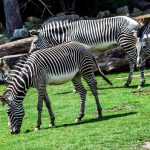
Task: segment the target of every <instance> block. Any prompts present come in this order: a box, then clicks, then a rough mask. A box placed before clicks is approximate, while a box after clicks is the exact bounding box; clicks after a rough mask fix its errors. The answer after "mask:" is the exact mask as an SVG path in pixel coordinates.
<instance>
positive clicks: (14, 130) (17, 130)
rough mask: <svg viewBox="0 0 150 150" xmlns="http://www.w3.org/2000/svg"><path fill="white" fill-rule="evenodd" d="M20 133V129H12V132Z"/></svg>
mask: <svg viewBox="0 0 150 150" xmlns="http://www.w3.org/2000/svg"><path fill="white" fill-rule="evenodd" d="M19 133H20V129H16V128H15V129H13V130H12V131H11V134H19Z"/></svg>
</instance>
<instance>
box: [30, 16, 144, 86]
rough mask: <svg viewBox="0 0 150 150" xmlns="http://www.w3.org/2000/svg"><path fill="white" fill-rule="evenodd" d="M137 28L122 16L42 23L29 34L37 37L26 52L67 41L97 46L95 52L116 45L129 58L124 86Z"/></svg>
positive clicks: (133, 55)
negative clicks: (123, 50)
mask: <svg viewBox="0 0 150 150" xmlns="http://www.w3.org/2000/svg"><path fill="white" fill-rule="evenodd" d="M140 28H141V25H140V24H139V23H138V22H137V21H135V20H133V19H132V18H129V17H126V16H117V17H110V18H104V19H99V20H79V21H74V22H68V21H57V22H51V23H48V24H44V25H43V26H41V28H39V29H38V30H32V31H31V35H37V39H35V40H34V41H33V43H32V46H31V49H30V52H31V51H34V48H46V47H49V46H54V45H58V44H60V43H65V42H68V41H77V42H81V43H84V44H87V45H89V46H91V47H93V45H100V47H99V49H101V48H104V49H106V48H108V47H109V46H110V45H117V44H118V45H120V46H121V47H123V48H124V49H125V50H126V52H127V55H128V59H129V66H130V72H129V75H128V79H127V81H126V83H125V84H124V86H125V87H128V86H129V84H130V83H131V81H132V74H133V71H134V65H135V63H136V59H137V50H136V42H137V37H136V36H134V35H135V33H137V32H138V31H139V29H140ZM91 49H92V48H91ZM141 72H142V70H141ZM143 85H144V83H143V76H141V82H140V84H139V87H142V86H143Z"/></svg>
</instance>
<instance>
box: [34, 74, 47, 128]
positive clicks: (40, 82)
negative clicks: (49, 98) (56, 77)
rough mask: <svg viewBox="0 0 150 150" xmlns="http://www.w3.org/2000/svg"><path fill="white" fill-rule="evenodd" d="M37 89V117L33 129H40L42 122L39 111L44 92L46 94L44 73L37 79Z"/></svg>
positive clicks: (40, 110)
mask: <svg viewBox="0 0 150 150" xmlns="http://www.w3.org/2000/svg"><path fill="white" fill-rule="evenodd" d="M41 74H42V73H41ZM37 90H38V104H37V111H38V118H37V125H36V128H35V131H38V130H40V126H41V124H42V121H41V113H42V108H43V100H44V99H45V94H46V78H45V77H44V73H43V74H42V75H41V77H40V78H39V80H38V81H37Z"/></svg>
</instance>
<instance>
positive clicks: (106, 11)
mask: <svg viewBox="0 0 150 150" xmlns="http://www.w3.org/2000/svg"><path fill="white" fill-rule="evenodd" d="M109 15H110V12H109V10H105V11H99V12H98V14H97V16H96V19H100V18H105V17H108V16H109Z"/></svg>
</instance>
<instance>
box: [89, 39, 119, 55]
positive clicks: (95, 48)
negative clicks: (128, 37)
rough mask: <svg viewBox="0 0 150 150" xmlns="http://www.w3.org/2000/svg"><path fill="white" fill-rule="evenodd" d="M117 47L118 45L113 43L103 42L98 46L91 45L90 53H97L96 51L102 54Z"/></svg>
mask: <svg viewBox="0 0 150 150" xmlns="http://www.w3.org/2000/svg"><path fill="white" fill-rule="evenodd" d="M117 46H118V44H117V42H115V41H112V42H103V43H99V44H92V45H91V50H92V52H98V51H100V52H103V51H106V50H110V49H112V48H115V47H117Z"/></svg>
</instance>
